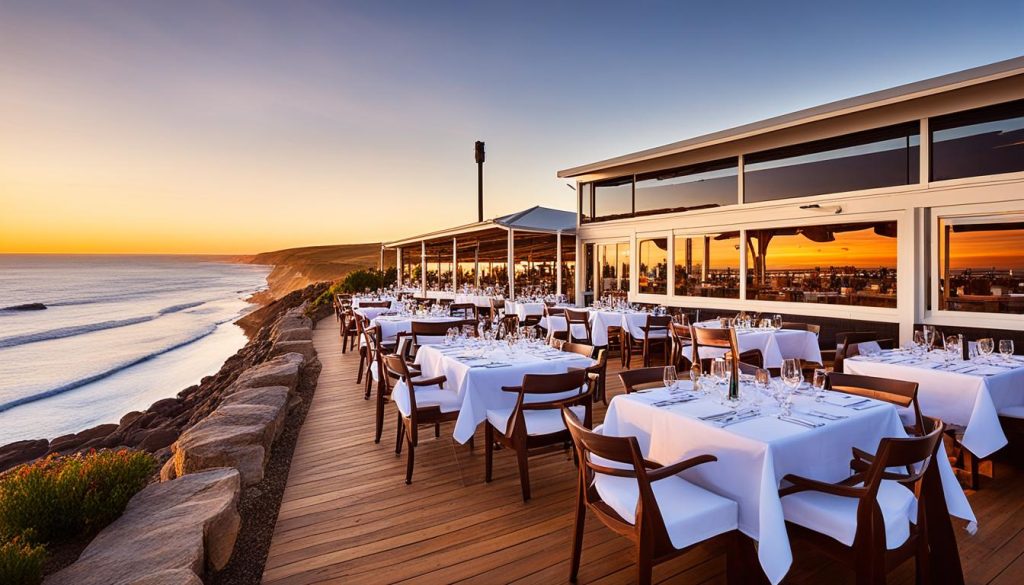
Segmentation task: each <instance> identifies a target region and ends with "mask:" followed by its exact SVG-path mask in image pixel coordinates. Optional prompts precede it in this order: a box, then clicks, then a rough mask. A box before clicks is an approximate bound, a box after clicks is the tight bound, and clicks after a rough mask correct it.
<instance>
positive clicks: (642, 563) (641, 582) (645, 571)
mask: <svg viewBox="0 0 1024 585" xmlns="http://www.w3.org/2000/svg"><path fill="white" fill-rule="evenodd" d="M646 548H647V547H644V546H643V544H639V545H637V549H636V582H637V585H651V573H652V572H653V569H654V565H653V559H652V558H651V551H650V550H649V549H648V550H645V549H646Z"/></svg>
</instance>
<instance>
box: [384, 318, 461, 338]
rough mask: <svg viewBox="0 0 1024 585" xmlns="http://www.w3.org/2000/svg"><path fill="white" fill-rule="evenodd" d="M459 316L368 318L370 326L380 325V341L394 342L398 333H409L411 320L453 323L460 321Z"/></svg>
mask: <svg viewBox="0 0 1024 585" xmlns="http://www.w3.org/2000/svg"><path fill="white" fill-rule="evenodd" d="M461 320H462V319H461V318H460V317H452V316H450V315H378V316H377V317H374V318H372V319H370V326H371V327H372V326H375V325H376V326H379V327H380V340H381V342H382V343H394V342H395V340H396V339H397V338H398V334H399V333H411V332H412V323H413V321H419V322H423V323H449V322H452V323H454V322H455V321H461Z"/></svg>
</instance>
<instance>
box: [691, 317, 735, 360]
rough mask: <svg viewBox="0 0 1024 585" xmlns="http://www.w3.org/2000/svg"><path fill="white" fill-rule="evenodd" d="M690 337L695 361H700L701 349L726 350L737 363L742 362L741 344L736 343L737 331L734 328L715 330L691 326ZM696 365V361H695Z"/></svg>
mask: <svg viewBox="0 0 1024 585" xmlns="http://www.w3.org/2000/svg"><path fill="white" fill-rule="evenodd" d="M690 337H691V339H692V340H693V356H694V360H697V359H699V356H700V348H701V347H714V348H717V349H725V350H727V351H728V353H730V354H731V355H732V359H734V360H736V362H737V363H739V361H740V351H739V342H738V341H736V330H735V329H733V328H732V327H723V328H721V329H713V328H709V327H697V326H696V325H691V326H690ZM694 363H696V361H694Z"/></svg>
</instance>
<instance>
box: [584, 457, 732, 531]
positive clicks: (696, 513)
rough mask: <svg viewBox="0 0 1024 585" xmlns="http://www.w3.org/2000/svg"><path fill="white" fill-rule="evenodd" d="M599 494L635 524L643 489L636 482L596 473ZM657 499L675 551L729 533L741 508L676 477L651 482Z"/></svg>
mask: <svg viewBox="0 0 1024 585" xmlns="http://www.w3.org/2000/svg"><path fill="white" fill-rule="evenodd" d="M594 462H595V463H597V464H599V465H602V464H603V465H605V466H606V467H619V468H627V469H628V468H629V467H628V466H624V465H622V464H619V463H616V462H613V461H608V460H603V461H602V460H600V459H599V458H597V457H595V458H594ZM594 487H595V488H596V489H597V493H598V494H600V495H601V499H603V500H604V501H605V502H606V503H607V504H608V505H609V506H611V508H612V509H613V510H615V512H616V513H617V514H618V515H619V516H622V518H623V520H625V521H626V522H629V523H630V524H635V523H636V504H637V500H639V498H640V488H639V487H638V485H637V482H636V479H634V478H631V477H615V476H612V475H603V474H600V473H598V474H595V476H594ZM651 489H652V490H653V491H654V499H655V500H656V501H657V502H658V508H659V509H660V510H661V519H662V521H663V522H664V523H665V528H666V530H667V531H668V537H669V540H670V541H671V542H672V546H674V547H675V548H676V549H682V548H686V547H688V546H691V545H694V544H697V543H698V542H701V541H703V540H707V539H709V538H711V537H713V536H717V535H719V534H722V533H724V532H729V531H730V530H735V529H736V526H737V517H738V514H739V507H738V506H737V505H736V502H734V501H732V500H730V499H728V498H723V497H722V496H719V495H718V494H714V493H711V492H709V491H708V490H706V489H704V488H702V487H700V486H697V485H694V484H692V483H690V482H688V481H686V480H685V479H683V478H681V477H678V476H674V477H666V478H665V479H662V480H660V481H655V482H653V483H651Z"/></svg>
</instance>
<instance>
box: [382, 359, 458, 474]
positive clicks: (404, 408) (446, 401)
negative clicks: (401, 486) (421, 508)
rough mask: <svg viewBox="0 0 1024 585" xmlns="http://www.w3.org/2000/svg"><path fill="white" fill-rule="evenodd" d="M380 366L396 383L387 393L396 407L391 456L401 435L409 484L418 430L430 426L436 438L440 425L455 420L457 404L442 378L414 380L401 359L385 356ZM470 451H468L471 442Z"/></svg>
mask: <svg viewBox="0 0 1024 585" xmlns="http://www.w3.org/2000/svg"><path fill="white" fill-rule="evenodd" d="M384 366H385V367H386V368H387V370H388V372H389V373H390V375H391V376H393V377H395V378H397V380H398V381H397V382H396V384H395V387H394V389H392V390H391V396H392V398H393V400H394V402H395V406H396V407H397V408H398V438H397V441H396V442H395V454H396V455H401V453H402V438H403V436H404V438H405V442H406V444H407V445H408V446H409V458H408V461H407V462H406V468H405V483H406V484H411V483H412V470H413V467H414V466H415V461H416V447H417V446H419V429H420V427H421V426H425V425H430V426H433V427H434V436H435V437H437V436H438V435H439V434H440V433H439V429H440V424H441V423H443V422H450V421H454V420H455V419H457V418H458V416H459V408H460V406H461V401H460V400H459V395H458V393H457V392H455V391H454V390H445V389H444V384H445V382H446V381H447V379H446V378H445V377H444V376H437V377H435V378H417V377H414V376H413V375H412V373H411V372H410V371H409V368H408V365H407V364H406V363H405V360H403V359H402V358H401V356H398V355H385V356H384ZM470 441H472V439H471V440H470ZM470 448H472V442H471V443H470Z"/></svg>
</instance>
